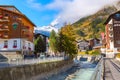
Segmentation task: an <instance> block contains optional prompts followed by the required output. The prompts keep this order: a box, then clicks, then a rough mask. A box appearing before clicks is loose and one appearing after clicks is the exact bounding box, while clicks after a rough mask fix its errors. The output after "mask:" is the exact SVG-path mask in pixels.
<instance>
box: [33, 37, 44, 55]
mask: <svg viewBox="0 0 120 80" xmlns="http://www.w3.org/2000/svg"><path fill="white" fill-rule="evenodd" d="M34 45H35V55H37V53H41V52H45V50H46V44H45V42H44V41H43V39H42V38H41V36H38V37H37V39H36V40H35V41H34Z"/></svg>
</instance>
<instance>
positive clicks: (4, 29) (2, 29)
mask: <svg viewBox="0 0 120 80" xmlns="http://www.w3.org/2000/svg"><path fill="white" fill-rule="evenodd" d="M0 31H9V29H8V28H0Z"/></svg>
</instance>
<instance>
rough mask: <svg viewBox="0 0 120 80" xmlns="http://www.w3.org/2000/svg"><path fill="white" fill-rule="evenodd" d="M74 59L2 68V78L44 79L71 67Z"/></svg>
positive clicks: (11, 79) (0, 78)
mask: <svg viewBox="0 0 120 80" xmlns="http://www.w3.org/2000/svg"><path fill="white" fill-rule="evenodd" d="M72 65H73V61H72V60H69V61H67V60H66V61H57V62H46V63H39V64H33V65H23V66H17V67H9V68H1V69H0V80H44V78H48V77H50V76H51V75H55V74H58V73H60V72H62V71H66V70H67V69H69V68H71V67H72Z"/></svg>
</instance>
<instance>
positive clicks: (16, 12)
mask: <svg viewBox="0 0 120 80" xmlns="http://www.w3.org/2000/svg"><path fill="white" fill-rule="evenodd" d="M7 7H8V8H9V7H11V8H13V9H14V10H15V11H14V10H10V9H7ZM0 9H1V10H5V11H8V12H12V13H15V14H18V15H20V16H23V17H24V18H25V19H26V20H28V21H29V22H30V23H31V24H32V25H33V26H34V27H36V25H35V24H34V23H33V22H32V21H31V20H30V19H29V18H28V17H26V16H25V15H24V14H22V13H21V12H20V11H19V10H18V9H17V8H16V7H15V6H13V5H0Z"/></svg>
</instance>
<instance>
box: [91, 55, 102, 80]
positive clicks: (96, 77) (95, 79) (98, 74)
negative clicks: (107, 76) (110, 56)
mask: <svg viewBox="0 0 120 80" xmlns="http://www.w3.org/2000/svg"><path fill="white" fill-rule="evenodd" d="M103 59H104V58H103V57H102V58H101V59H100V60H99V62H98V64H97V66H96V67H95V71H94V73H93V75H92V77H91V79H90V80H103V75H104V60H103Z"/></svg>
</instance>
